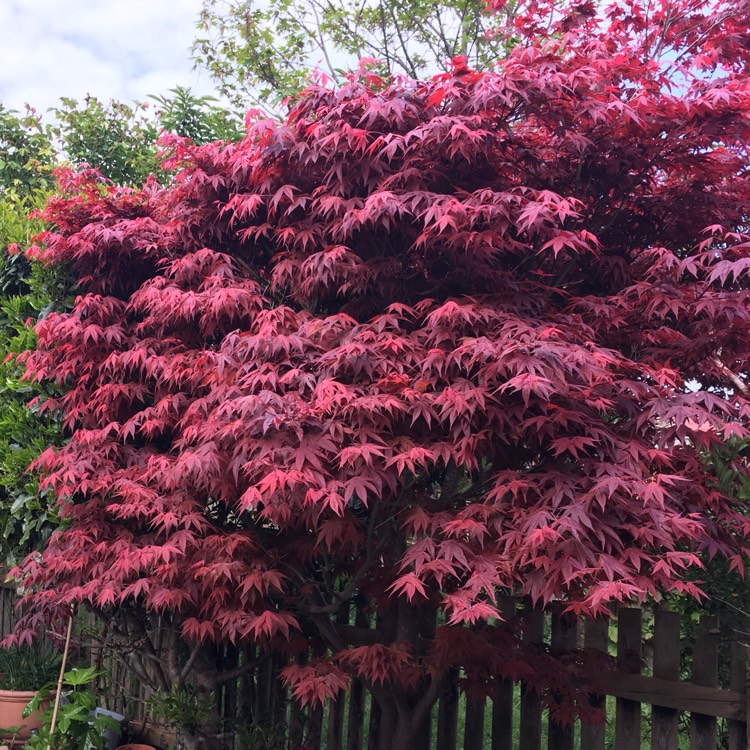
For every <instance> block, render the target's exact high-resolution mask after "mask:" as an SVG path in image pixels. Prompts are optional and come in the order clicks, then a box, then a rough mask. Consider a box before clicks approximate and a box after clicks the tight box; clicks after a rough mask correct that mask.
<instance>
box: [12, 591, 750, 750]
mask: <svg viewBox="0 0 750 750" xmlns="http://www.w3.org/2000/svg"><path fill="white" fill-rule="evenodd" d="M13 604H14V601H13V593H12V592H11V591H10V590H8V589H3V590H0V634H3V633H6V632H8V630H9V628H10V627H11V625H12V621H13ZM513 609H514V611H515V612H516V615H515V616H517V617H519V618H520V626H521V628H522V634H523V638H524V640H526V641H528V642H529V643H532V644H539V645H540V647H541V648H545V649H547V650H549V651H550V652H551V653H566V652H568V653H569V652H571V651H574V650H576V649H581V648H585V649H590V650H595V651H600V652H603V653H605V654H609V655H610V656H611V657H613V659H614V660H615V662H616V666H617V671H616V672H614V673H612V675H613V676H609V677H608V676H604V677H602V680H603V681H602V682H601V684H602V689H603V690H604V692H605V693H606V695H604V694H603V695H600V696H595V697H594V698H593V699H592V702H593V704H594V705H596V706H599V707H601V708H605V709H606V715H607V724H606V725H605V726H600V725H597V726H591V725H581V723H580V722H576V724H575V725H574V726H572V727H562V726H558V725H556V724H554V723H553V722H552V721H550V719H549V716H548V715H547V711H546V710H544V709H543V706H542V703H541V701H540V699H539V697H538V696H537V695H536V693H535V692H533V691H527V690H524V689H523V688H522V687H521V686H519V685H514V684H513V683H511V682H502V683H499V684H498V686H497V689H496V690H495V692H494V695H493V696H492V697H491V698H488V699H486V700H468V699H467V698H466V696H463V695H459V690H458V680H459V677H460V675H459V674H458V673H457V672H454V673H452V674H451V675H449V678H448V680H447V681H446V686H445V689H444V690H443V693H442V695H441V696H440V698H439V700H438V702H437V704H436V705H435V707H434V710H433V713H432V717H431V721H429V722H426V726H425V731H424V732H421V733H420V737H419V739H418V740H417V742H416V744H415V745H414V747H413V750H461V749H462V750H490V749H491V750H543V749H544V750H645V749H646V748H650V750H686V749H687V748H689V750H750V743H749V742H748V732H747V722H748V700H747V689H746V688H747V647H746V645H745V641H744V640H743V636H742V634H738V635H735V637H734V638H732V639H729V642H727V640H726V639H724V638H722V636H721V633H720V630H719V628H718V623H717V621H716V619H715V618H712V617H708V616H702V617H701V618H700V622H699V624H698V627H697V628H694V630H695V631H696V633H697V634H696V636H695V638H694V639H692V643H683V629H682V628H681V622H680V615H679V613H676V612H670V611H666V610H660V609H657V610H656V611H654V612H651V611H644V610H641V609H635V608H624V609H620V610H619V612H618V613H617V617H616V618H613V619H612V620H611V621H609V622H606V621H603V620H600V621H582V622H576V621H575V620H572V619H569V618H566V617H564V616H559V615H551V616H550V615H547V614H544V613H542V612H540V611H538V610H528V609H524V608H521V607H517V608H516V607H514V608H513ZM352 614H354V613H352ZM358 624H359V625H362V623H361V622H359V623H358ZM748 638H750V636H748ZM216 661H217V666H218V667H219V668H221V669H226V670H233V669H236V668H237V667H238V666H241V665H242V664H243V663H250V662H253V663H255V664H257V665H258V666H257V668H256V669H254V670H253V671H250V672H246V673H245V674H243V675H242V676H241V677H238V678H237V679H236V680H231V681H229V682H227V683H226V684H224V685H223V686H222V688H221V690H219V691H218V692H217V694H216V696H215V698H216V704H217V706H216V707H217V710H218V713H219V716H220V717H222V719H223V721H224V726H225V727H226V731H225V733H224V734H223V735H222V736H220V737H218V738H217V744H216V745H215V747H217V748H222V749H223V748H226V749H227V750H230V749H232V750H234V749H236V748H241V747H242V746H241V745H238V743H237V741H236V737H235V734H234V731H233V727H235V726H239V725H243V724H244V725H248V724H249V725H250V727H251V730H252V727H253V724H255V725H257V737H256V742H257V741H258V738H264V741H266V742H267V743H268V744H266V745H262V744H254V745H248V746H252V747H273V748H276V747H286V748H289V749H290V750H291V749H293V748H295V747H306V748H311V749H314V750H323V749H324V748H325V749H327V750H376V748H377V747H378V739H379V737H378V734H379V710H378V706H377V704H376V703H375V702H374V701H373V700H372V699H371V696H370V695H369V694H368V693H367V691H366V690H365V689H364V687H363V686H362V685H361V684H360V683H354V685H353V686H352V688H351V689H350V690H349V692H348V693H347V695H346V696H344V697H342V698H340V699H339V700H338V701H335V702H333V701H329V702H327V704H326V705H324V706H318V707H316V708H313V709H303V708H302V707H300V706H298V705H296V704H295V702H294V701H293V700H290V698H289V696H288V692H287V691H286V690H285V689H284V687H283V686H282V684H281V682H280V680H279V679H278V671H279V669H280V668H281V667H282V666H283V663H282V662H281V660H280V659H279V657H278V656H273V655H268V656H267V657H266V658H263V655H262V654H260V653H258V652H256V651H255V650H254V649H253V648H252V647H246V648H237V647H227V648H222V649H217V652H216ZM110 666H111V668H112V670H113V672H114V674H113V675H112V676H111V682H110V684H111V685H113V686H116V690H114V691H113V693H112V694H111V695H110V696H109V702H110V708H114V709H115V710H119V711H122V712H123V713H126V715H128V716H130V717H132V718H133V721H131V723H130V726H131V728H132V729H134V730H135V732H136V733H137V734H140V735H141V736H143V737H144V738H145V739H149V738H150V739H151V741H153V742H154V743H155V744H159V745H162V746H166V745H168V744H170V743H171V742H173V741H174V733H173V731H171V730H169V729H167V728H161V729H160V728H159V727H158V726H155V725H154V723H153V722H152V721H151V717H149V709H148V705H149V704H148V697H149V690H148V688H147V687H146V686H144V685H143V683H142V682H141V681H139V680H135V679H133V678H132V676H130V677H129V676H128V675H127V674H125V672H124V671H123V670H124V664H123V662H122V660H119V661H117V660H114V661H112V662H111V665H110ZM118 670H119V675H118V674H117V673H118ZM685 674H689V675H690V677H689V679H687V680H686V679H682V680H681V679H680V676H681V675H683V676H684V675H685ZM248 719H249V721H248ZM263 727H268V729H263ZM269 738H271V739H269ZM271 740H272V741H273V742H276V743H277V744H270V743H271ZM213 747H214V745H213V744H212V745H211V748H213Z"/></svg>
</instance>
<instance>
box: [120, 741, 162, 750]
mask: <svg viewBox="0 0 750 750" xmlns="http://www.w3.org/2000/svg"><path fill="white" fill-rule="evenodd" d="M117 750H156V748H155V747H154V746H153V745H137V744H134V743H132V742H131V743H130V744H129V745H120V747H118V748H117Z"/></svg>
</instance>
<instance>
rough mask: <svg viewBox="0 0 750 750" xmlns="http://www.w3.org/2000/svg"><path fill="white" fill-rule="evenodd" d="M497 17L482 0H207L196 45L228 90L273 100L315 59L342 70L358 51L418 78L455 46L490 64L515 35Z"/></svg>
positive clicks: (479, 64) (477, 64)
mask: <svg viewBox="0 0 750 750" xmlns="http://www.w3.org/2000/svg"><path fill="white" fill-rule="evenodd" d="M515 6H516V3H510V4H509V6H508V9H506V13H508V14H512V13H513V12H514V8H515ZM497 27H498V17H497V14H495V15H494V16H493V15H490V14H489V13H487V8H486V2H485V0H441V1H440V2H438V3H434V2H428V0H389V2H385V0H359V1H358V2H348V1H347V0H272V1H271V2H261V1H260V0H204V2H203V9H202V12H201V15H200V20H199V23H198V29H199V33H200V36H199V37H198V38H197V39H196V41H195V44H194V46H193V54H194V59H195V60H196V62H197V63H198V64H200V65H202V66H204V67H205V68H207V69H208V71H209V73H210V74H211V75H212V77H213V78H214V80H215V81H216V84H217V86H218V88H219V91H220V92H221V93H222V94H223V95H224V96H226V97H228V98H229V99H230V100H232V101H233V102H235V103H236V104H242V103H246V102H247V101H248V100H251V101H253V102H255V103H257V104H261V105H266V106H271V107H272V106H273V105H274V104H275V103H278V102H279V101H280V100H281V99H283V98H284V97H286V96H289V95H290V94H293V93H295V92H297V91H299V90H300V89H301V88H302V87H303V86H304V84H305V81H306V80H307V79H308V78H309V76H310V73H311V71H312V70H313V69H314V68H315V67H319V68H320V69H322V70H324V71H325V72H326V73H327V74H328V75H330V76H331V77H332V78H334V79H336V80H341V79H342V78H343V77H344V76H343V74H342V71H343V70H347V69H355V68H356V67H357V64H358V61H359V60H360V59H361V58H373V59H375V60H378V61H379V63H380V66H381V67H382V68H383V69H384V70H381V71H380V72H381V73H382V72H390V73H405V74H407V75H409V76H411V77H413V78H419V77H424V76H426V75H431V74H433V73H438V72H440V71H442V70H446V69H447V68H448V65H449V61H450V59H451V58H453V57H457V56H462V57H465V58H466V59H467V60H468V61H469V63H470V64H471V65H472V67H474V68H477V69H482V68H486V67H488V66H489V65H491V64H492V62H493V61H494V60H496V59H497V58H498V56H499V55H501V54H502V53H503V51H504V50H505V49H506V47H507V45H508V38H507V37H504V36H503V37H498V36H497V35H495V34H494V33H493V31H494V29H497Z"/></svg>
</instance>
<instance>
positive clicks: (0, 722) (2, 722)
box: [0, 690, 43, 740]
mask: <svg viewBox="0 0 750 750" xmlns="http://www.w3.org/2000/svg"><path fill="white" fill-rule="evenodd" d="M35 695H36V690H0V734H1V735H4V736H10V734H9V733H8V732H5V731H3V730H4V729H5V728H7V727H20V726H21V725H22V724H23V725H24V727H23V729H22V730H21V731H20V732H18V733H17V734H16V735H15V736H16V737H19V738H20V739H22V740H27V739H28V738H29V737H30V736H31V730H32V729H39V727H41V726H42V713H43V711H37V712H36V713H33V714H31V716H29V717H28V718H27V719H24V718H23V710H24V708H26V705H27V704H28V703H29V701H31V699H32V698H33V697H34V696H35Z"/></svg>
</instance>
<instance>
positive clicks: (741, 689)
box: [728, 631, 748, 750]
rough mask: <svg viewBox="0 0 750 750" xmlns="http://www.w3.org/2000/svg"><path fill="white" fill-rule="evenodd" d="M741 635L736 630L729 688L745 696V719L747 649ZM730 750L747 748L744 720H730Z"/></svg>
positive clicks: (732, 649)
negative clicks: (741, 641) (741, 640)
mask: <svg viewBox="0 0 750 750" xmlns="http://www.w3.org/2000/svg"><path fill="white" fill-rule="evenodd" d="M739 638H740V635H739V633H737V632H736V631H735V633H734V640H732V644H731V662H730V663H729V689H730V690H734V691H736V692H738V693H742V695H743V696H744V698H745V706H746V708H745V714H746V716H745V719H746V720H747V651H746V648H745V646H744V644H742V643H740V641H739ZM728 728H729V738H728V739H729V750H747V748H748V744H747V725H746V723H745V722H744V721H730V722H729V725H728Z"/></svg>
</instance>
